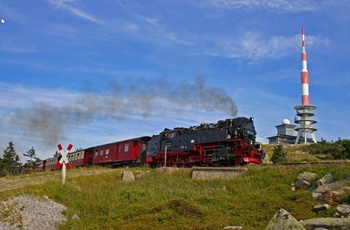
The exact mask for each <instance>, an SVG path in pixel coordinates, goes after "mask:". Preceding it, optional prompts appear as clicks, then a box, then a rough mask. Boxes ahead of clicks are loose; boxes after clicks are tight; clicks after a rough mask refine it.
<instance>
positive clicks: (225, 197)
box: [1, 165, 348, 230]
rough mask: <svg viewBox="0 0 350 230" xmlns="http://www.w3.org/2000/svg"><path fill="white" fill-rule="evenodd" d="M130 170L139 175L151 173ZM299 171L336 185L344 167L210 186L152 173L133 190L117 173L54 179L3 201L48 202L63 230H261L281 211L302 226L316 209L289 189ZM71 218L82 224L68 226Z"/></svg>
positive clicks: (267, 172) (270, 172)
mask: <svg viewBox="0 0 350 230" xmlns="http://www.w3.org/2000/svg"><path fill="white" fill-rule="evenodd" d="M93 170H97V171H98V170H99V169H93ZM131 170H132V171H134V174H139V173H140V172H141V171H146V170H150V169H148V168H134V169H131ZM73 171H74V170H73ZM304 171H310V172H316V173H317V174H318V175H319V177H320V178H321V177H322V176H323V175H324V174H326V173H328V172H331V173H333V175H334V176H335V177H336V179H341V178H342V176H343V174H344V173H345V172H348V167H347V166H342V165H337V166H336V167H335V166H332V165H327V166H298V167H283V166H280V167H270V166H264V167H249V170H248V171H247V172H246V173H245V174H244V175H243V176H241V177H238V178H235V179H225V180H220V179H217V180H208V181H203V180H193V179H191V173H190V172H189V171H188V170H183V171H182V170H180V171H179V172H176V173H174V174H172V175H164V174H160V173H158V172H157V171H155V170H150V172H149V173H147V174H146V175H145V176H144V177H142V178H140V179H137V180H135V181H134V182H131V183H124V182H122V181H121V180H120V178H121V174H122V169H116V170H112V171H109V172H107V173H100V174H98V175H90V176H80V177H76V178H70V177H69V174H68V178H67V181H66V184H65V185H62V182H61V180H60V177H59V176H57V177H56V178H54V179H52V180H51V181H49V182H46V183H45V184H42V185H35V186H27V187H25V188H22V189H16V190H14V191H11V192H5V193H3V194H2V195H1V199H5V198H6V197H8V196H16V195H21V194H29V195H35V196H43V195H45V196H48V197H49V198H51V199H53V200H55V201H57V202H59V203H62V204H64V205H66V206H67V211H66V213H65V214H66V215H67V217H68V221H67V222H66V223H65V224H64V225H61V226H60V227H59V228H60V229H123V230H127V229H223V227H225V226H227V225H241V226H243V228H244V229H264V228H265V227H266V226H267V224H268V222H269V220H270V219H271V218H272V216H273V215H274V214H275V212H276V211H277V210H278V209H279V208H284V209H286V210H288V211H289V212H290V213H291V214H292V215H293V216H294V217H296V218H297V219H299V220H300V219H309V218H314V217H315V216H316V214H315V213H314V212H312V211H311V209H312V207H313V206H314V205H316V204H318V203H317V202H316V201H314V200H313V199H312V196H311V193H309V192H307V191H303V190H298V191H291V189H290V184H291V183H293V182H294V180H295V179H296V177H297V176H298V175H299V173H301V172H304ZM69 173H70V172H69ZM75 214H76V215H78V216H79V218H80V219H79V220H76V219H74V218H72V217H73V216H74V215H75ZM318 215H319V216H322V215H326V213H319V214H318Z"/></svg>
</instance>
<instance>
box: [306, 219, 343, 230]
mask: <svg viewBox="0 0 350 230" xmlns="http://www.w3.org/2000/svg"><path fill="white" fill-rule="evenodd" d="M300 224H302V225H303V226H304V228H305V229H307V230H314V229H317V228H321V229H322V228H325V229H333V230H348V229H350V218H331V217H330V218H314V219H309V220H302V221H300Z"/></svg>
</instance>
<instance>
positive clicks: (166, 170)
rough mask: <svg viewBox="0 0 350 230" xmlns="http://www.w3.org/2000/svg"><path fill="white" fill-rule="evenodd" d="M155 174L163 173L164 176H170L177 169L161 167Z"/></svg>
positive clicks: (177, 169)
mask: <svg viewBox="0 0 350 230" xmlns="http://www.w3.org/2000/svg"><path fill="white" fill-rule="evenodd" d="M156 171H157V172H160V173H163V174H165V175H171V174H173V173H174V172H178V171H179V168H175V167H161V168H156Z"/></svg>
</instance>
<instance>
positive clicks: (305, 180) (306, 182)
mask: <svg viewBox="0 0 350 230" xmlns="http://www.w3.org/2000/svg"><path fill="white" fill-rule="evenodd" d="M316 177H317V174H316V173H310V172H303V173H300V174H299V176H298V177H297V180H296V182H295V183H294V184H292V190H295V189H307V188H309V187H310V184H311V182H312V181H314V180H315V179H316Z"/></svg>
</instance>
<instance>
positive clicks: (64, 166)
mask: <svg viewBox="0 0 350 230" xmlns="http://www.w3.org/2000/svg"><path fill="white" fill-rule="evenodd" d="M62 183H63V184H65V183H66V163H63V164H62Z"/></svg>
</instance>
